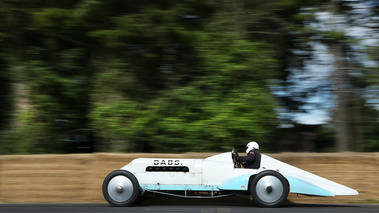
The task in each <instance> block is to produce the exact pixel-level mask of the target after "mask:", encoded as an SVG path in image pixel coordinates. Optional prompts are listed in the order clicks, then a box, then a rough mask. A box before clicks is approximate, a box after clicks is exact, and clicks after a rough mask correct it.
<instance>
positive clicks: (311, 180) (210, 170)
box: [103, 152, 358, 207]
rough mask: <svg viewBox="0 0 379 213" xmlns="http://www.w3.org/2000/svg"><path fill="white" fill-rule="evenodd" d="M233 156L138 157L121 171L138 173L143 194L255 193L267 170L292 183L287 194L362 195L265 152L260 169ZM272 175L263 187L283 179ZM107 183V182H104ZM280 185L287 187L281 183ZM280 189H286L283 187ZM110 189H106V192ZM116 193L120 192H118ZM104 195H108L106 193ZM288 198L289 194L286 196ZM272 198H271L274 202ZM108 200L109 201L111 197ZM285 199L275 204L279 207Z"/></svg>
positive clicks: (136, 176) (110, 189) (226, 154)
mask: <svg viewBox="0 0 379 213" xmlns="http://www.w3.org/2000/svg"><path fill="white" fill-rule="evenodd" d="M231 156H232V155H231V152H226V153H221V154H218V155H214V156H211V157H208V158H205V159H167V158H138V159H135V160H133V161H132V162H130V163H129V164H127V165H125V166H124V167H122V168H121V169H120V170H121V171H127V172H130V173H131V174H132V175H134V176H135V178H136V179H137V181H138V185H139V186H138V187H139V189H140V193H141V194H144V193H145V192H154V193H163V194H169V195H174V196H176V195H177V194H175V193H171V192H178V191H183V192H184V193H185V194H184V195H183V197H187V192H210V194H211V195H212V197H213V195H214V193H215V194H221V196H223V194H224V192H247V193H248V192H249V191H250V192H251V189H250V188H251V185H250V184H251V182H252V179H253V178H254V177H255V176H258V174H261V173H262V172H263V173H264V172H265V171H267V172H271V173H274V174H276V173H279V174H280V176H283V177H284V178H285V179H286V180H287V182H288V185H286V186H285V187H288V188H289V189H288V191H287V194H288V192H290V193H296V194H304V195H312V196H337V195H358V192H357V191H356V190H354V189H351V188H349V187H346V186H343V185H341V184H338V183H336V182H333V181H331V180H328V179H325V178H322V177H320V176H317V175H315V174H312V173H310V172H307V171H304V170H302V169H299V168H296V167H294V166H291V165H289V164H286V163H284V162H282V161H279V160H276V159H274V158H271V157H269V156H267V155H264V154H262V155H261V165H260V168H259V169H246V168H235V165H234V162H233V159H232V157H231ZM267 172H266V173H267ZM263 173H262V174H263ZM274 176H275V175H274ZM263 177H265V176H263ZM268 177H269V178H268V179H267V178H266V179H267V180H266V181H264V182H262V183H260V187H262V184H263V185H271V183H272V182H273V181H274V183H272V184H273V186H275V184H277V183H275V181H276V182H280V181H277V180H276V179H277V178H275V177H273V176H272V175H270V174H269V175H268ZM272 177H273V178H272ZM270 178H271V179H270ZM257 181H258V180H257ZM106 182H107V181H104V184H105V183H106ZM108 182H109V181H108ZM123 184H124V183H123ZM256 184H258V183H256ZM110 185H111V184H108V185H107V187H108V189H104V188H103V193H104V190H108V192H110V193H112V190H113V189H112V186H110ZM113 185H114V186H113V187H120V186H122V184H121V183H120V184H118V185H120V186H116V185H117V183H115V184H113ZM125 185H126V184H125ZM103 187H104V186H103ZM280 188H283V187H282V186H280ZM257 190H258V188H257ZM265 190H267V191H269V190H268V188H267V189H266V188H264V189H263V191H262V190H261V191H262V192H263V193H267V192H266V191H265ZM274 190H275V188H274ZM280 190H282V191H283V189H279V191H280ZM271 191H272V189H271V187H270V191H269V192H270V193H271ZM284 191H285V190H284ZM108 192H107V191H106V192H105V194H107V193H108ZM115 194H116V195H118V194H117V193H115ZM104 196H105V197H106V195H104ZM275 196H276V195H275ZM278 196H280V195H278ZM214 197H218V196H214ZM286 197H287V195H285V198H286ZM106 199H107V198H106ZM270 199H271V198H269V199H268V200H269V201H270ZM275 199H276V198H275ZM107 200H108V202H109V199H107ZM111 201H112V199H111ZM281 202H282V201H281ZM281 202H280V203H275V205H272V206H278V205H280V204H281ZM261 206H268V207H270V205H269V204H267V205H266V204H265V203H264V202H263V203H261Z"/></svg>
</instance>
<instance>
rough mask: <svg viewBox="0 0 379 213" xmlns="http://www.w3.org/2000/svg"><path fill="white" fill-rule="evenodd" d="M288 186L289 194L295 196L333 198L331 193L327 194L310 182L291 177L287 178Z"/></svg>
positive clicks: (326, 191)
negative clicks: (295, 194)
mask: <svg viewBox="0 0 379 213" xmlns="http://www.w3.org/2000/svg"><path fill="white" fill-rule="evenodd" d="M285 177H286V178H287V180H288V182H289V184H290V192H292V193H297V194H305V195H315V196H335V195H334V194H333V193H331V192H329V191H328V190H326V189H323V188H321V187H318V186H316V185H314V184H312V183H310V182H307V181H305V180H302V179H299V178H295V177H292V176H287V175H285Z"/></svg>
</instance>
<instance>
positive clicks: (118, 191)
mask: <svg viewBox="0 0 379 213" xmlns="http://www.w3.org/2000/svg"><path fill="white" fill-rule="evenodd" d="M107 190H108V194H109V197H110V198H111V199H112V200H114V201H116V202H125V201H126V200H128V199H129V198H131V197H132V194H133V183H132V182H131V181H130V179H129V178H127V177H125V176H123V175H118V176H115V177H113V178H112V179H111V180H110V181H109V183H108V188H107Z"/></svg>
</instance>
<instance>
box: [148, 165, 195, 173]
mask: <svg viewBox="0 0 379 213" xmlns="http://www.w3.org/2000/svg"><path fill="white" fill-rule="evenodd" d="M146 172H189V169H188V167H187V166H148V167H146Z"/></svg>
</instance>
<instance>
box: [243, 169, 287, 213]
mask: <svg viewBox="0 0 379 213" xmlns="http://www.w3.org/2000/svg"><path fill="white" fill-rule="evenodd" d="M288 192H289V184H288V182H287V179H286V178H285V177H284V176H283V175H281V174H280V173H278V172H275V171H263V172H261V173H259V174H257V175H256V176H255V177H254V178H253V180H252V181H251V183H250V194H251V196H252V197H253V199H254V202H255V203H256V204H257V205H259V206H261V207H278V206H280V205H281V204H283V202H284V201H285V200H286V199H287V196H288Z"/></svg>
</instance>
